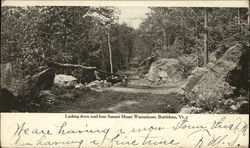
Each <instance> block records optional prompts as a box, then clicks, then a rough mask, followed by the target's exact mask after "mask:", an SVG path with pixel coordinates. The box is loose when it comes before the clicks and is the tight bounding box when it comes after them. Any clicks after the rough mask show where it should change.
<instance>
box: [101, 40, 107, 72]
mask: <svg viewBox="0 0 250 148" xmlns="http://www.w3.org/2000/svg"><path fill="white" fill-rule="evenodd" d="M100 49H101V67H102V70H104V71H106V63H105V58H104V51H103V48H102V42H101V43H100Z"/></svg>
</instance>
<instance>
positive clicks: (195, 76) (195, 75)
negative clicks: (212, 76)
mask: <svg viewBox="0 0 250 148" xmlns="http://www.w3.org/2000/svg"><path fill="white" fill-rule="evenodd" d="M208 71H209V70H208V69H207V68H202V67H196V68H195V69H194V70H193V71H192V72H191V75H190V76H189V77H188V78H187V80H186V82H185V83H184V84H183V85H182V86H181V88H182V89H183V90H184V91H185V93H186V94H188V93H189V92H190V91H191V90H192V89H193V88H194V86H196V84H197V83H198V82H199V81H200V79H201V78H202V77H203V76H204V74H205V73H207V72H208Z"/></svg>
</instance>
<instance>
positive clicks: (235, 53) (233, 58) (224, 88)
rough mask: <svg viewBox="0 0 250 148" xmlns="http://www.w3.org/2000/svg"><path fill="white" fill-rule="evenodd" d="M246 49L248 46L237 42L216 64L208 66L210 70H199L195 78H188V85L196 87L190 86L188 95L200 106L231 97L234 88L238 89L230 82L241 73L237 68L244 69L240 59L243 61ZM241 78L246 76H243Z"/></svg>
mask: <svg viewBox="0 0 250 148" xmlns="http://www.w3.org/2000/svg"><path fill="white" fill-rule="evenodd" d="M246 51H247V47H246V46H244V45H243V44H240V43H239V44H236V45H235V46H233V47H231V48H229V49H228V50H227V51H226V52H225V54H224V55H223V56H222V57H221V58H220V59H218V60H217V61H216V62H215V63H214V64H210V65H212V67H210V66H209V67H208V68H207V70H208V71H207V70H205V69H204V71H207V72H205V73H203V72H204V71H203V72H201V70H199V71H200V72H199V74H198V75H195V76H194V75H193V76H194V77H195V78H192V79H191V78H190V79H188V81H189V82H188V83H189V84H188V86H189V85H191V84H192V85H191V86H194V87H190V88H191V90H190V89H188V91H187V92H186V93H187V97H188V98H189V99H190V100H194V99H195V100H196V103H197V104H198V106H204V105H207V104H208V105H207V106H209V104H211V105H212V103H213V100H214V101H215V102H218V101H220V99H223V98H227V97H230V96H231V95H232V94H233V93H234V90H235V89H237V88H236V86H232V85H230V84H233V83H232V82H230V77H235V76H236V77H237V75H239V73H237V72H233V71H235V70H237V71H238V72H241V71H244V69H242V68H243V67H242V63H241V62H240V61H242V58H245V56H244V55H245V53H246ZM245 71H247V69H245ZM194 73H195V72H194ZM196 73H197V72H196ZM241 79H245V78H244V77H242V78H241ZM246 79H247V78H246ZM191 81H194V82H191ZM195 81H197V82H195ZM246 81H247V80H246ZM194 83H196V84H194Z"/></svg>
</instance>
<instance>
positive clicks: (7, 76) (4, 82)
mask: <svg viewBox="0 0 250 148" xmlns="http://www.w3.org/2000/svg"><path fill="white" fill-rule="evenodd" d="M12 80H13V68H12V64H11V63H6V64H1V87H2V88H10V87H11V82H12Z"/></svg>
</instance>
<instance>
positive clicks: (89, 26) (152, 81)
mask: <svg viewBox="0 0 250 148" xmlns="http://www.w3.org/2000/svg"><path fill="white" fill-rule="evenodd" d="M149 9H150V11H149V12H148V13H147V14H146V18H144V19H143V20H142V23H141V24H140V26H139V27H138V28H133V27H131V26H129V25H128V24H126V23H125V22H124V23H119V22H118V20H119V14H120V13H121V12H120V10H119V8H118V7H88V6H86V7H78V6H77V7H68V6H67V7H66V6H62V7H61V6H32V7H8V6H5V7H2V9H1V89H3V88H7V89H8V91H10V92H11V93H12V94H13V96H14V98H15V99H12V100H14V101H13V102H11V101H10V102H11V104H8V100H9V98H8V97H6V98H7V101H6V100H4V99H3V102H7V103H5V104H6V105H3V106H2V107H3V108H5V107H6V108H7V109H6V110H7V111H11V110H14V111H30V112H34V111H35V112H175V113H176V112H180V111H181V110H182V109H183V107H184V108H185V106H188V109H189V110H190V108H191V109H192V113H193V112H197V113H245V112H248V111H246V110H247V109H245V106H246V104H247V105H248V99H247V98H248V95H249V89H248V85H249V78H248V75H247V73H248V72H249V71H248V70H249V66H248V64H247V63H248V61H247V60H246V59H247V57H248V49H249V12H248V9H247V8H191V7H188V8H168V7H149ZM8 64H9V65H8ZM230 64H231V65H230ZM51 65H54V67H51ZM55 65H56V66H57V67H55ZM58 65H59V66H58ZM60 66H61V67H60ZM72 66H73V68H72ZM77 67H78V68H77ZM79 67H81V68H79ZM48 68H51V69H53V70H55V72H54V71H53V72H52V73H55V74H52V77H53V78H52V79H51V81H53V83H54V81H55V80H54V78H55V77H56V75H58V74H63V75H67V76H72V77H73V78H76V79H77V80H76V81H77V82H76V83H77V84H74V88H65V87H62V86H58V85H55V84H53V85H52V84H51V85H50V84H46V85H48V86H45V84H43V83H46V82H45V81H49V76H45V77H44V78H40V79H41V80H40V79H39V77H40V76H39V75H38V76H37V75H36V74H41V72H42V71H44V70H46V69H48ZM92 68H93V69H92ZM197 68H198V72H197ZM211 69H212V70H215V71H216V72H217V75H219V76H218V79H217V78H214V75H213V76H212V72H211V71H212V70H211ZM201 73H202V74H201ZM35 75H36V76H37V77H38V78H35V77H34V76H35ZM196 76H197V79H196ZM235 76H237V78H235ZM190 77H192V78H190ZM198 77H199V78H198ZM31 79H32V80H31ZM193 81H197V83H195V84H194V83H193ZM93 82H94V83H93ZM214 82H216V84H215V83H214ZM217 82H218V83H217ZM97 83H98V84H97ZM41 85H44V86H42V87H40V86H41ZM76 85H77V86H76ZM183 85H185V86H183ZM204 85H205V86H210V87H209V88H205V86H204ZM38 86H39V88H38ZM94 87H96V88H94ZM184 87H186V88H185V90H184V91H183V92H181V89H183V88H184ZM213 88H218V92H217V91H215V90H212V89H213ZM33 89H36V93H35V95H34V94H33V93H32V90H33ZM89 89H90V90H91V91H89ZM187 90H188V91H187ZM130 91H131V92H130ZM26 92H27V93H26ZM30 92H31V93H30ZM201 92H206V94H202V93H201ZM210 92H212V93H214V94H212V95H211V94H210V95H208V94H209V93H210ZM12 94H11V95H10V96H12ZM31 94H32V95H31ZM1 95H2V96H8V95H6V92H1ZM200 95H202V97H200ZM1 98H2V97H1ZM84 99H85V100H84ZM126 99H127V100H126ZM150 99H152V100H150ZM37 100H39V101H37ZM49 100H50V101H49ZM51 100H52V101H51ZM140 101H141V102H143V103H140ZM79 102H80V103H79ZM138 102H139V103H138ZM3 104H4V103H3ZM20 104H21V105H20ZM65 104H72V105H68V106H67V105H65ZM79 104H80V105H79ZM121 104H122V105H121ZM77 105H78V106H77ZM7 106H9V107H7ZM17 106H18V107H17ZM119 106H120V108H119ZM121 106H122V107H121ZM74 108H76V109H75V110H74ZM242 108H244V109H242ZM193 110H195V111H193Z"/></svg>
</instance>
